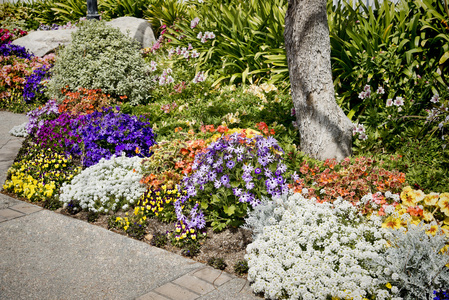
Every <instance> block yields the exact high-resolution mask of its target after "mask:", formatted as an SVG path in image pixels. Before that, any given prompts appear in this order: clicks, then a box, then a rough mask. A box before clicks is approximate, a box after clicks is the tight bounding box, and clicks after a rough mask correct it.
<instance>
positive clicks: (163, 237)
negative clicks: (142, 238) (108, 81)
mask: <svg viewBox="0 0 449 300" xmlns="http://www.w3.org/2000/svg"><path fill="white" fill-rule="evenodd" d="M167 243H168V237H167V234H164V233H156V234H154V235H153V238H152V239H151V242H150V244H151V245H152V246H155V247H158V248H163V247H164V246H165V245H166V244H167Z"/></svg>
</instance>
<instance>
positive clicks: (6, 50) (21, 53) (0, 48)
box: [0, 43, 34, 59]
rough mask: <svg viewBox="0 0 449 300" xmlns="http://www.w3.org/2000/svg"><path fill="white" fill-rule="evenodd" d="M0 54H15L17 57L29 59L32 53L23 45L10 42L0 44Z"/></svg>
mask: <svg viewBox="0 0 449 300" xmlns="http://www.w3.org/2000/svg"><path fill="white" fill-rule="evenodd" d="M0 55H1V56H16V57H18V58H25V59H31V58H32V57H33V56H34V54H32V53H29V52H28V50H27V49H25V47H22V46H18V45H13V44H11V43H6V44H1V45H0Z"/></svg>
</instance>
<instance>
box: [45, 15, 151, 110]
mask: <svg viewBox="0 0 449 300" xmlns="http://www.w3.org/2000/svg"><path fill="white" fill-rule="evenodd" d="M148 72H149V68H148V67H147V66H146V64H145V61H144V59H143V58H142V56H141V55H140V52H139V46H138V43H137V42H135V41H133V40H132V39H131V38H128V37H126V36H125V35H124V34H122V33H121V32H120V30H119V29H117V28H113V27H110V26H107V25H106V23H105V22H103V21H99V22H98V21H85V22H81V23H80V25H79V29H78V30H77V31H76V32H74V33H73V40H72V43H71V44H70V45H68V46H67V47H66V48H64V49H63V50H61V52H60V56H59V59H58V60H57V62H56V64H55V66H54V68H53V77H52V79H51V80H50V82H49V85H48V91H49V94H50V95H51V96H54V97H56V98H57V99H58V100H59V101H62V100H63V96H62V89H64V88H65V89H67V90H70V91H76V90H78V88H80V87H82V88H87V89H101V90H102V91H103V92H104V93H107V94H110V95H111V96H113V97H116V98H117V99H118V97H120V96H127V98H128V99H129V101H130V102H131V103H132V104H137V103H139V102H142V101H144V100H146V99H147V98H148V97H149V91H150V88H151V86H152V81H151V80H150V77H149V76H148V74H147V73H148Z"/></svg>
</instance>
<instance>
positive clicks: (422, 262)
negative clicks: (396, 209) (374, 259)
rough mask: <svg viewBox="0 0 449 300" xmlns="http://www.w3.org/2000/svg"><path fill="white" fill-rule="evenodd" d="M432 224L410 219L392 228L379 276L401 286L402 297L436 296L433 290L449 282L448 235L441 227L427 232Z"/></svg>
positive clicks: (441, 287) (380, 278) (447, 284)
mask: <svg viewBox="0 0 449 300" xmlns="http://www.w3.org/2000/svg"><path fill="white" fill-rule="evenodd" d="M428 228H429V225H424V224H423V223H419V224H417V225H415V224H412V223H408V224H407V230H406V231H405V230H404V229H405V228H401V229H398V230H393V231H392V234H393V236H392V238H390V239H389V242H390V244H391V246H390V247H388V248H387V250H386V252H385V253H384V254H383V255H382V257H379V259H378V264H379V265H380V266H382V267H383V268H384V272H382V273H380V274H379V277H378V278H379V280H381V281H389V282H390V283H391V284H392V285H395V286H398V287H399V295H400V296H401V297H402V299H406V300H408V299H410V300H411V299H433V296H434V291H436V290H440V289H444V288H447V287H448V286H449V268H448V266H449V255H448V253H447V252H446V253H442V251H441V250H442V249H443V248H445V249H447V248H448V246H447V245H446V244H447V243H448V241H449V239H448V237H447V236H446V235H445V234H443V233H442V232H441V231H437V232H436V233H435V235H429V234H426V231H427V230H428Z"/></svg>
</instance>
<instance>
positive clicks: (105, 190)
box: [59, 156, 145, 213]
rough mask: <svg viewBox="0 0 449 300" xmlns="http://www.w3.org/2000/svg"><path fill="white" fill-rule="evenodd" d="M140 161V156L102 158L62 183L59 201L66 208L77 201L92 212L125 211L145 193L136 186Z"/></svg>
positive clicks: (141, 188)
mask: <svg viewBox="0 0 449 300" xmlns="http://www.w3.org/2000/svg"><path fill="white" fill-rule="evenodd" d="M141 161H142V159H141V158H140V157H131V158H129V157H125V156H121V157H115V156H112V157H111V158H110V159H109V160H105V159H101V160H100V162H99V163H98V164H96V165H95V166H92V167H89V168H87V169H85V170H83V171H82V172H81V173H80V174H78V175H77V176H75V177H74V178H73V179H72V181H71V183H70V184H64V185H63V186H62V188H61V195H60V198H59V199H60V201H62V202H63V203H65V204H64V206H65V207H67V205H68V203H69V202H71V201H78V202H79V206H80V207H81V208H82V209H84V210H89V211H92V212H100V213H107V212H109V211H110V210H113V211H116V210H118V209H120V208H122V209H123V210H127V209H128V208H129V205H132V204H135V203H137V200H138V199H139V198H140V196H141V195H142V194H143V193H144V192H145V187H144V186H143V185H141V184H140V183H139V180H140V177H141V174H140V164H141Z"/></svg>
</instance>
